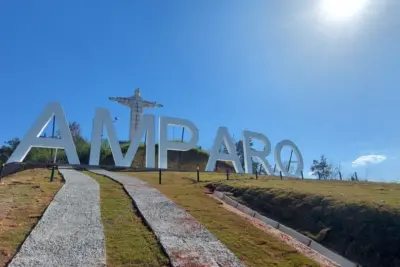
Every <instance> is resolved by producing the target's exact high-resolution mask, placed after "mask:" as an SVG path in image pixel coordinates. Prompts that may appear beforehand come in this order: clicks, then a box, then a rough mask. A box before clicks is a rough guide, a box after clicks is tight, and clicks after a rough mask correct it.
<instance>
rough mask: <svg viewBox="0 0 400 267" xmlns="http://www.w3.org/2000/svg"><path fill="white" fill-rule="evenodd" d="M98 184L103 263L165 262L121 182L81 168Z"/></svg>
mask: <svg viewBox="0 0 400 267" xmlns="http://www.w3.org/2000/svg"><path fill="white" fill-rule="evenodd" d="M84 173H85V174H87V175H89V176H91V177H92V178H94V179H95V180H96V181H97V182H98V183H99V185H100V198H101V218H102V222H103V227H104V234H105V238H106V251H107V265H108V266H112V267H117V266H138V267H139V266H148V267H150V266H154V267H156V266H169V260H168V258H167V256H166V255H165V254H164V253H163V251H162V249H161V247H160V246H159V244H158V242H157V239H156V237H155V235H154V234H153V232H151V230H149V229H148V228H147V227H146V225H145V224H144V222H143V221H142V219H141V217H140V216H138V215H137V210H136V209H135V207H134V206H133V203H132V199H131V198H130V197H129V195H128V194H126V192H125V191H124V189H123V187H122V185H120V184H119V183H117V182H115V181H113V180H111V179H109V178H106V177H104V176H101V175H97V174H94V173H91V172H86V171H85V172H84Z"/></svg>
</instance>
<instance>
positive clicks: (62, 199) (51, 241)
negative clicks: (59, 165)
mask: <svg viewBox="0 0 400 267" xmlns="http://www.w3.org/2000/svg"><path fill="white" fill-rule="evenodd" d="M60 172H61V173H62V174H63V176H64V178H65V181H66V182H65V184H64V186H63V187H62V188H61V189H60V191H59V192H58V193H57V195H56V196H55V198H54V200H53V201H52V202H51V203H50V205H49V207H48V208H47V209H46V211H45V213H44V214H43V217H42V219H41V220H40V221H39V222H38V224H37V225H36V227H35V228H34V229H33V230H32V232H31V233H30V235H29V236H28V238H27V239H26V240H25V242H24V243H23V245H22V247H21V249H20V251H19V252H18V253H17V255H16V256H15V257H14V258H13V260H12V261H11V263H10V264H9V266H10V267H15V266H41V267H47V266H48V267H50V266H51V267H54V266H57V267H64V266H65V267H66V266H87V267H92V266H93V267H94V266H96V267H97V266H106V264H105V263H106V251H105V242H104V232H103V226H102V223H101V217H100V188H99V185H98V183H97V182H96V181H95V180H93V179H92V178H90V177H89V176H87V175H84V174H83V173H80V172H78V171H75V170H71V169H69V170H67V169H60Z"/></svg>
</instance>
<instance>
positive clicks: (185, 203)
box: [124, 172, 318, 267]
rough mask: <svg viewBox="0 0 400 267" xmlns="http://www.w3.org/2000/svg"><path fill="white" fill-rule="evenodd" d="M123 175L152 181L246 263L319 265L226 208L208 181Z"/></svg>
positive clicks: (174, 175) (167, 175) (175, 176)
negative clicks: (210, 194)
mask: <svg viewBox="0 0 400 267" xmlns="http://www.w3.org/2000/svg"><path fill="white" fill-rule="evenodd" d="M124 174H127V175H128V174H129V175H132V176H136V177H138V178H140V179H143V180H145V181H147V182H149V183H150V184H152V185H154V187H156V188H157V189H159V190H160V191H161V192H162V193H163V194H165V195H166V196H167V197H168V198H170V199H171V200H173V201H174V202H175V203H177V204H179V205H180V206H182V207H183V208H184V209H185V210H186V211H187V212H189V213H190V214H191V215H192V216H193V217H194V218H196V219H197V220H198V221H199V222H200V223H201V224H203V225H204V226H205V227H206V228H207V229H208V230H209V231H210V232H211V233H212V234H214V235H215V236H216V237H217V238H218V239H219V240H220V241H221V242H222V243H223V244H224V245H225V246H226V247H227V248H229V249H230V250H231V251H232V252H233V253H235V255H236V256H237V257H238V258H240V259H241V260H242V261H243V262H244V263H245V264H246V266H257V267H259V266H288V267H289V266H318V264H316V263H315V262H313V261H312V260H310V259H308V258H306V257H305V256H303V255H301V254H299V253H298V252H297V251H296V250H295V249H294V248H292V247H290V246H288V245H286V244H284V243H282V242H281V241H279V240H278V239H276V238H275V237H272V236H270V235H268V234H267V233H265V232H264V231H262V230H260V229H258V228H256V227H254V226H253V225H252V224H251V223H249V222H247V221H246V220H245V219H244V218H242V217H240V216H237V215H236V214H234V213H232V212H230V211H228V210H226V209H225V208H223V207H222V206H221V204H220V203H219V202H218V201H217V200H215V199H213V198H210V197H208V196H207V195H206V194H205V190H206V189H205V187H204V186H205V184H204V183H200V184H196V183H194V182H193V177H189V176H188V175H190V174H188V173H174V172H166V173H163V176H162V181H163V184H162V185H158V173H154V172H152V173H124ZM194 175H195V174H194Z"/></svg>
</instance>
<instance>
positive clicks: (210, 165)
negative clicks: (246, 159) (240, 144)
mask: <svg viewBox="0 0 400 267" xmlns="http://www.w3.org/2000/svg"><path fill="white" fill-rule="evenodd" d="M222 142H224V144H225V146H226V149H227V150H228V154H227V153H220V152H219V149H220V147H221V144H222ZM217 160H222V161H231V162H232V163H233V167H234V168H235V171H236V173H243V167H242V165H241V164H240V160H239V157H238V155H237V154H236V149H235V145H234V144H233V141H232V139H231V137H230V135H229V132H228V128H226V127H219V128H218V132H217V136H216V137H215V139H214V145H213V147H212V149H211V153H210V157H209V158H208V162H207V166H206V171H208V172H212V171H214V168H215V164H216V163H217Z"/></svg>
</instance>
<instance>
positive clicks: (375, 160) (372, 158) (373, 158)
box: [352, 155, 387, 167]
mask: <svg viewBox="0 0 400 267" xmlns="http://www.w3.org/2000/svg"><path fill="white" fill-rule="evenodd" d="M386 159H387V156H385V155H364V156H361V157H359V158H358V159H356V160H355V161H353V162H352V163H353V167H359V166H365V165H368V164H379V163H381V162H383V161H385V160H386Z"/></svg>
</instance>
